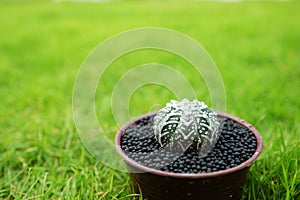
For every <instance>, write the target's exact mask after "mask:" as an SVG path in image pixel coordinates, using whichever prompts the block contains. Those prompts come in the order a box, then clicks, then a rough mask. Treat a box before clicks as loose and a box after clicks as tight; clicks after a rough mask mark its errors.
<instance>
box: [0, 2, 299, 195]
mask: <svg viewBox="0 0 300 200" xmlns="http://www.w3.org/2000/svg"><path fill="white" fill-rule="evenodd" d="M299 10H300V2H243V3H217V2H214V3H209V2H206V3H204V2H196V1H186V2H185V3H183V2H180V1H176V2H170V1H167V2H159V1H147V2H145V3H141V2H138V1H128V2H105V3H99V4H98V3H54V2H27V1H26V2H21V1H20V2H19V3H17V2H16V1H14V2H8V1H5V2H3V1H2V2H0V98H1V103H0V155H1V156H0V199H134V195H133V194H132V193H131V191H130V181H129V177H128V175H127V174H126V173H124V172H119V171H116V170H113V169H110V168H108V167H106V166H104V165H103V164H101V162H99V161H97V159H95V158H94V157H93V156H91V155H90V154H89V152H88V151H87V150H86V149H85V148H84V146H83V145H82V143H81V141H80V139H79V136H78V134H77V131H76V128H75V123H74V120H73V113H72V92H73V84H74V81H75V78H76V74H77V71H78V70H79V68H80V65H81V63H82V62H83V60H84V59H85V58H86V57H87V55H88V54H89V52H90V51H91V50H92V49H93V48H95V47H96V45H98V44H99V43H100V42H102V41H103V40H105V39H107V38H108V37H110V36H112V35H114V34H117V33H119V32H122V31H125V30H129V29H133V28H138V27H149V26H150V27H165V28H170V29H174V30H177V31H179V32H182V33H184V34H186V35H188V36H190V37H192V38H194V39H195V40H196V41H198V42H199V43H200V44H202V46H203V47H204V48H205V49H206V50H207V51H208V52H209V54H210V56H211V57H212V58H213V60H214V61H215V63H216V65H217V66H218V68H219V71H220V73H221V75H222V78H223V81H224V85H225V88H226V95H227V99H226V107H227V110H226V111H227V112H228V113H230V114H233V115H236V116H239V117H240V118H243V119H245V120H246V121H248V122H250V123H251V124H253V125H254V126H255V127H256V128H257V129H258V130H259V132H260V133H261V135H262V136H263V140H264V150H263V153H262V155H261V156H260V158H259V159H258V160H257V161H256V162H255V164H254V165H253V166H252V168H251V171H250V174H249V177H248V181H247V185H246V187H245V191H244V195H243V198H244V199H286V200H288V199H300V170H299V168H300V167H299V166H300V142H299V141H300V123H299V121H300V98H299V97H300V89H299V87H300V57H299V55H300V26H299V19H300V12H299ZM116 48H117V46H116ZM148 62H157V63H164V64H166V65H169V66H173V67H174V68H175V69H177V70H178V71H179V72H180V73H182V74H184V75H185V76H186V78H187V79H188V80H189V82H190V83H191V85H192V86H193V87H194V88H195V91H196V94H197V97H198V98H199V99H202V100H205V101H207V102H208V103H209V102H210V96H209V93H208V90H207V88H206V86H205V83H204V82H203V80H202V79H201V77H199V76H195V75H194V74H195V73H194V72H195V71H194V69H193V68H192V67H191V66H190V65H189V64H188V63H186V62H185V61H184V60H182V59H180V58H178V57H176V56H175V55H170V54H168V53H165V52H157V51H154V50H142V51H138V52H134V53H131V54H128V55H126V56H123V57H121V58H119V59H118V60H117V61H116V62H114V63H113V64H112V65H111V66H110V67H109V69H108V70H107V71H106V72H105V74H104V76H103V79H102V80H101V81H102V82H100V85H99V90H98V91H100V89H101V88H102V89H101V91H102V93H101V94H98V93H97V94H96V108H97V115H98V118H99V120H102V121H103V122H104V124H103V126H104V127H105V129H106V130H107V135H108V137H109V138H111V139H112V138H113V137H114V134H115V133H116V131H117V130H118V127H117V126H116V124H115V123H114V120H113V117H112V115H111V108H110V106H107V104H106V103H109V98H110V95H111V91H112V89H113V87H114V85H115V83H116V81H117V80H118V79H119V78H120V77H121V75H122V74H123V73H125V72H126V71H128V70H129V69H131V68H132V67H134V66H137V65H140V64H143V63H148ZM101 83H102V84H101ZM99 93H100V92H99ZM172 97H174V96H173V94H172V92H171V91H169V90H166V89H165V88H163V87H161V86H157V85H147V86H145V87H142V88H139V89H138V90H137V91H136V92H135V93H134V95H133V96H132V98H131V100H130V112H131V114H132V116H136V115H139V114H142V113H144V112H147V111H149V109H150V107H151V105H154V104H164V103H166V102H167V101H168V100H169V99H170V98H172Z"/></svg>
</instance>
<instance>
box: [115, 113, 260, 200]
mask: <svg viewBox="0 0 300 200" xmlns="http://www.w3.org/2000/svg"><path fill="white" fill-rule="evenodd" d="M155 115H156V113H149V114H144V115H141V116H139V117H137V118H135V119H133V120H132V121H130V122H128V123H126V124H125V125H124V126H123V127H122V128H121V129H120V130H119V131H118V133H117V135H116V137H115V145H116V149H117V152H118V153H119V155H120V156H121V157H122V159H123V160H124V161H125V163H126V165H127V169H128V172H129V175H130V177H131V180H132V182H133V186H134V192H135V193H136V194H140V195H142V197H143V199H149V200H156V199H157V200H168V199H170V200H171V199H172V200H174V199H180V200H181V199H185V200H186V199H205V200H210V199H212V200H215V199H220V200H222V199H241V197H242V192H243V187H244V185H245V181H246V178H247V174H248V172H249V168H250V166H251V164H252V163H253V162H254V161H255V160H256V159H257V158H258V156H259V155H260V153H261V151H262V146H263V143H262V138H261V136H260V134H259V133H258V131H257V130H256V129H255V128H254V127H253V126H252V125H250V124H249V123H247V122H245V121H244V120H241V119H239V118H237V117H234V116H231V115H228V114H225V113H220V112H218V113H217V116H218V119H219V120H221V121H222V126H220V130H219V131H220V135H219V138H218V140H217V142H216V144H215V146H214V147H213V148H212V149H211V151H210V152H209V153H208V154H207V155H205V156H199V153H198V152H197V151H194V150H192V149H188V150H187V151H185V152H184V153H182V154H176V152H175V153H174V152H173V151H171V150H169V149H168V148H164V149H162V147H161V146H160V144H159V143H158V142H157V141H156V139H155V137H154V133H153V132H154V130H153V118H154V117H155Z"/></svg>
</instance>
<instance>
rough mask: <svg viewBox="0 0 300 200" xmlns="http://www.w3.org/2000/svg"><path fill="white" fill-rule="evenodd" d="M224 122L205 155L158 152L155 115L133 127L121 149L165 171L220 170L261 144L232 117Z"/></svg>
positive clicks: (167, 151) (240, 160) (199, 171)
mask: <svg viewBox="0 0 300 200" xmlns="http://www.w3.org/2000/svg"><path fill="white" fill-rule="evenodd" d="M223 123H224V124H223V126H222V129H221V130H220V131H221V133H220V136H219V139H218V141H217V143H216V145H215V147H214V148H213V149H212V150H211V152H210V153H208V154H207V155H206V156H205V157H203V158H201V157H199V154H198V153H197V152H195V151H194V150H192V149H188V150H187V151H186V152H184V154H182V155H180V154H178V153H176V152H172V151H171V150H170V149H168V148H166V149H164V150H160V151H159V154H158V153H155V152H156V151H157V150H159V149H160V148H161V147H160V145H159V143H158V142H157V141H156V140H155V138H154V133H153V117H148V118H144V119H143V120H141V121H139V122H138V123H137V124H135V125H132V126H130V127H129V128H128V129H127V130H126V131H125V133H124V134H123V136H122V138H121V148H122V149H123V150H124V152H125V153H126V154H127V155H128V156H129V157H130V158H132V159H133V160H135V161H136V162H138V163H140V164H142V165H145V166H147V167H151V168H155V169H160V170H162V171H167V172H174V173H194V174H195V173H207V172H215V171H220V170H224V169H228V168H231V167H235V166H237V165H239V164H241V163H242V162H244V161H246V160H248V159H249V158H250V157H251V156H252V155H253V154H254V152H255V150H256V146H257V143H256V138H255V135H254V134H253V133H252V132H251V131H250V130H249V129H247V128H246V127H244V126H242V125H240V124H238V123H236V122H234V121H233V120H230V119H224V122H223ZM174 158H176V159H175V160H174ZM172 161H173V162H172Z"/></svg>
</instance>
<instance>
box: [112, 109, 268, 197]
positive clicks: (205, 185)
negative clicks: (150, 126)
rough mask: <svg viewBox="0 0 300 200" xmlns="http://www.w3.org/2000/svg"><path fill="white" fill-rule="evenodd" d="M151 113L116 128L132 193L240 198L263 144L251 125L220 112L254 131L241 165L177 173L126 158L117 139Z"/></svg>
mask: <svg viewBox="0 0 300 200" xmlns="http://www.w3.org/2000/svg"><path fill="white" fill-rule="evenodd" d="M153 115H155V113H149V114H145V115H141V116H139V117H137V118H135V119H133V120H132V121H130V122H128V123H126V124H125V125H124V126H123V127H122V128H121V129H120V130H119V131H118V133H117V135H116V138H115V145H116V148H117V152H118V153H119V154H120V156H121V157H122V158H123V160H124V161H125V163H126V165H127V168H128V171H129V175H130V177H131V180H132V182H133V185H134V190H135V193H140V191H141V192H142V196H143V199H148V200H156V199H157V200H168V199H170V200H171V199H172V200H175V199H180V200H186V199H196V200H198V199H204V200H210V199H212V200H219V199H220V200H222V199H241V196H242V192H243V187H244V185H245V181H246V178H247V174H248V172H249V168H250V166H251V164H252V163H253V162H254V161H255V159H256V158H257V157H258V156H259V155H260V153H261V151H262V147H263V143H262V138H261V136H260V134H259V133H258V131H257V130H256V129H255V128H254V127H253V126H252V125H250V124H248V123H247V122H245V121H244V120H241V119H239V118H237V117H234V116H231V115H228V114H224V113H220V112H219V113H218V115H219V116H221V117H224V118H228V119H231V120H233V121H235V122H237V123H239V124H241V125H243V126H245V127H247V128H248V129H249V130H251V131H252V132H253V133H254V135H255V137H256V140H257V148H256V151H255V153H254V154H253V155H252V157H250V158H249V159H248V160H246V161H245V162H243V163H241V164H240V165H238V166H235V167H232V168H229V169H226V170H221V171H217V172H211V173H200V174H179V173H172V172H164V171H160V170H156V169H152V168H149V167H146V166H143V165H141V164H139V163H137V162H135V161H134V160H132V159H131V158H129V157H128V156H127V155H126V154H125V152H124V151H123V150H122V149H121V146H120V141H121V138H122V135H123V133H124V132H125V130H126V129H127V128H128V127H129V126H130V125H132V124H135V123H137V122H138V121H140V120H141V119H143V118H145V117H149V116H153ZM133 172H140V173H133Z"/></svg>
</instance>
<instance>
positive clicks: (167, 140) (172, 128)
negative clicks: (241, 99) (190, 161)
mask: <svg viewBox="0 0 300 200" xmlns="http://www.w3.org/2000/svg"><path fill="white" fill-rule="evenodd" d="M219 125H220V123H219V122H218V120H217V114H216V113H215V112H214V111H213V110H212V109H210V108H208V107H207V105H206V104H205V103H203V102H199V101H197V100H193V101H189V100H188V99H183V100H182V101H175V100H171V102H170V103H167V105H166V107H164V108H162V109H161V110H159V111H158V113H157V114H156V116H155V117H154V135H155V138H156V140H157V141H158V142H159V144H160V145H161V146H162V147H163V146H170V148H173V149H178V148H179V149H181V150H183V151H186V150H187V149H188V148H189V147H191V148H193V149H196V150H197V151H200V152H202V153H203V154H206V153H208V151H210V149H212V147H213V146H214V144H215V143H216V140H217V139H218V129H219Z"/></svg>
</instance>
